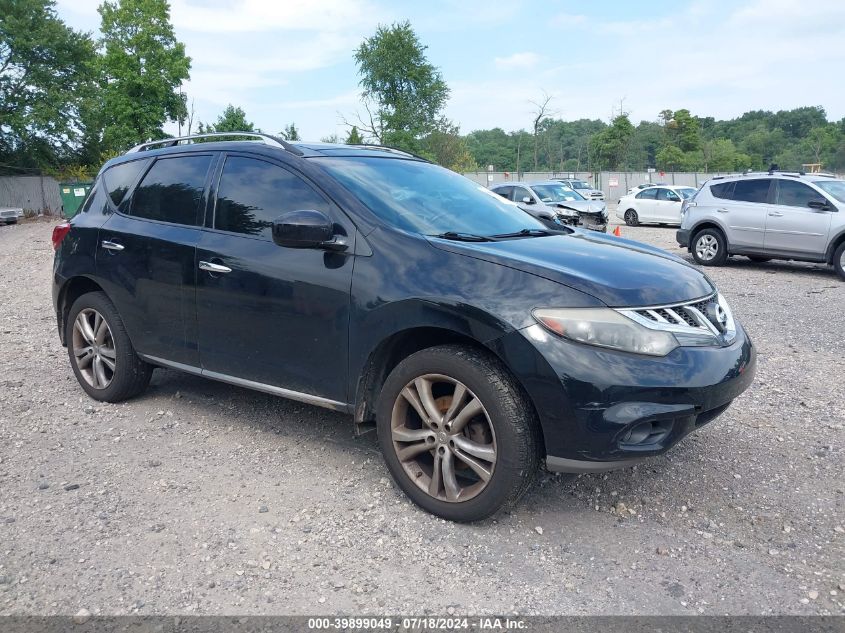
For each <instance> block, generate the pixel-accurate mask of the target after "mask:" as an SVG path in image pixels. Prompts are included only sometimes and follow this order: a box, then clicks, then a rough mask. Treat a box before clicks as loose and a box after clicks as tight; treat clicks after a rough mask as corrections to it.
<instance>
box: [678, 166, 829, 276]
mask: <svg viewBox="0 0 845 633" xmlns="http://www.w3.org/2000/svg"><path fill="white" fill-rule="evenodd" d="M677 240H678V244H680V245H681V246H682V247H685V248H688V249H689V250H690V252H691V253H692V256H693V258H694V259H695V261H696V262H698V263H699V264H701V265H703V266H721V265H722V264H724V263H725V262H726V261H727V260H728V257H729V256H731V255H745V256H747V257H749V258H750V259H752V260H754V261H757V262H764V261H768V260H770V259H791V260H797V261H807V262H819V263H827V264H832V265H833V267H834V268H835V269H836V272H837V273H839V276H840V277H842V278H843V279H845V180H840V179H838V178H836V177H835V176H833V175H832V174H804V173H802V172H782V171H771V172H766V173H748V174H742V175H736V176H717V177H715V178H713V179H711V180H709V181H707V183H705V184H704V186H702V187H701V189H700V190H699V191H698V193H697V194H696V195H695V197H693V198H692V199H690V200H687V201H686V202H685V204H684V208H683V222H682V223H681V228H680V230H679V231H678V233H677Z"/></svg>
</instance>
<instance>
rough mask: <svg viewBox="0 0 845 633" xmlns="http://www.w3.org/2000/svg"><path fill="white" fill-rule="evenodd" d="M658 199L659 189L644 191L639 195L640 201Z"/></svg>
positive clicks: (650, 188) (653, 188) (651, 188)
mask: <svg viewBox="0 0 845 633" xmlns="http://www.w3.org/2000/svg"><path fill="white" fill-rule="evenodd" d="M655 197H657V187H649V188H648V189H643V190H642V191H640V192H639V193H638V194H637V199H638V200H654V199H655Z"/></svg>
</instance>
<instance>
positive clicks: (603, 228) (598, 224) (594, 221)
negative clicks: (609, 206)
mask: <svg viewBox="0 0 845 633" xmlns="http://www.w3.org/2000/svg"><path fill="white" fill-rule="evenodd" d="M578 226H579V227H581V228H582V229H587V230H588V231H599V232H600V233H607V217H606V216H603V215H601V214H599V213H596V214H589V213H582V214H581V216H580V219H579V223H578Z"/></svg>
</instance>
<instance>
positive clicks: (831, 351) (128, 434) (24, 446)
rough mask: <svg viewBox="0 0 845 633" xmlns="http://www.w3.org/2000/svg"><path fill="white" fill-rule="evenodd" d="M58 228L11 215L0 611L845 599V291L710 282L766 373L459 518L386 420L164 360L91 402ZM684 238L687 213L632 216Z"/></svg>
mask: <svg viewBox="0 0 845 633" xmlns="http://www.w3.org/2000/svg"><path fill="white" fill-rule="evenodd" d="M51 228H52V225H51V224H48V223H43V222H41V223H22V224H20V225H18V226H10V227H0V614H48V613H49V614H58V613H62V614H74V613H76V612H78V611H79V610H80V609H83V608H84V609H87V610H88V611H90V612H91V613H94V614H126V613H141V614H153V613H155V614H164V613H168V614H170V613H203V614H267V613H274V614H308V613H345V614H358V613H373V614H378V613H392V614H396V613H416V614H422V613H438V614H440V613H490V612H497V613H505V612H518V613H520V614H534V613H542V614H599V613H601V614H623V613H624V614H634V613H636V614H654V613H660V614H669V613H671V614H696V613H708V614H723V613H727V614H770V613H789V614H830V613H833V614H842V613H845V608H843V605H845V600H843V598H845V551H843V549H845V548H843V542H845V533H843V532H845V511H843V510H845V503H843V502H844V501H845V477H843V463H844V462H843V426H845V416H843V413H842V403H843V401H845V380H843V378H845V360H843V358H845V337H843V334H844V333H845V326H843V313H845V283H843V282H841V281H839V280H838V278H837V277H836V275H835V274H834V273H833V271H832V270H831V269H829V268H825V267H822V266H815V265H804V264H794V263H767V264H754V263H752V262H750V261H748V260H745V259H743V258H735V261H734V262H733V263H732V265H730V266H728V267H725V268H720V269H709V270H708V271H707V272H708V274H709V275H710V276H711V277H712V278H713V279H714V281H715V282H716V283H717V284H718V285H719V287H720V289H721V290H722V292H723V294H724V295H725V296H726V297H727V298H728V300H729V302H730V303H731V305H732V307H733V309H734V312H735V313H736V315H737V316H738V317H739V318H740V319H741V321H742V322H743V323H744V324H745V326H746V328H747V329H748V330H749V331H750V333H751V335H752V337H753V339H754V341H755V343H756V345H757V348H758V351H759V369H758V375H757V376H758V377H757V381H756V383H755V384H754V386H753V387H752V388H751V389H750V390H749V391H748V392H746V393H745V394H744V395H743V396H742V397H740V398H739V399H738V400H737V401H736V402H735V403H734V405H733V406H732V407H731V408H730V409H729V410H728V411H727V413H725V414H724V415H723V416H722V417H721V418H720V419H718V420H717V421H715V422H714V423H712V424H711V425H709V426H707V427H705V428H704V429H703V430H702V431H701V432H699V433H697V434H695V435H693V436H690V437H689V438H687V439H686V440H685V441H684V442H682V443H681V444H680V445H679V446H677V447H676V448H675V449H674V450H673V451H671V452H670V453H669V454H667V455H665V456H663V457H660V458H655V459H652V460H651V461H649V462H647V463H645V464H644V465H641V466H639V467H636V468H633V469H628V470H624V471H620V472H616V473H609V474H598V475H584V476H580V477H577V478H572V477H565V476H560V475H551V474H544V475H543V476H542V477H541V479H540V480H539V482H538V483H537V485H536V486H535V487H534V488H533V489H532V491H531V492H530V493H529V494H528V496H527V497H526V498H525V499H524V500H523V502H522V503H521V504H520V505H519V506H518V507H517V508H516V509H515V510H514V511H513V512H512V513H509V514H500V515H499V516H497V517H496V518H495V519H492V520H488V521H486V522H483V523H480V524H475V525H456V524H450V523H447V522H444V521H442V520H439V519H436V518H434V517H432V516H430V515H427V514H425V513H424V512H422V511H420V510H418V509H416V507H415V506H412V505H411V504H410V503H409V502H408V501H407V500H406V499H405V498H404V496H403V495H402V494H401V493H400V492H399V491H398V490H397V489H396V488H395V487H394V486H393V485H392V483H391V481H390V480H389V478H388V473H387V470H386V469H385V467H384V465H383V464H382V460H381V457H380V455H379V453H378V451H377V445H376V441H375V437H373V436H372V434H370V435H367V436H364V437H360V438H354V437H353V436H352V432H351V431H352V424H351V421H350V419H349V418H347V417H345V416H342V415H339V414H335V413H332V412H329V411H326V410H323V409H318V408H312V407H310V406H306V405H302V404H298V403H294V402H290V401H286V400H282V399H278V398H274V397H271V396H268V395H263V394H260V393H254V392H250V391H247V390H244V389H239V388H236V387H231V386H227V385H223V384H219V383H214V382H209V381H206V380H203V379H201V378H196V377H192V376H188V375H185V374H180V373H178V372H174V371H164V370H159V371H156V373H155V375H154V377H153V382H152V385H151V388H150V389H149V391H148V392H147V393H146V394H145V395H143V396H142V397H140V398H138V399H136V400H133V401H131V402H128V403H124V404H119V405H109V404H101V403H97V402H94V401H92V400H90V399H88V398H87V397H86V396H85V395H84V393H83V391H82V390H81V389H80V388H79V387H78V385H77V383H76V381H75V379H74V377H73V374H72V372H71V369H70V366H69V364H68V360H67V356H66V352H65V350H64V348H62V347H61V346H60V344H59V340H58V336H57V334H56V326H55V319H54V316H53V310H52V305H51V301H50V274H51V262H52V249H51V246H50V231H51ZM622 231H623V234H624V236H625V237H631V238H634V239H639V240H643V241H646V242H649V243H652V244H656V245H658V246H661V247H665V248H667V249H669V250H670V251H673V252H677V253H680V251H679V250H678V249H677V247H676V246H675V243H674V229H668V228H656V227H655V228H636V229H633V228H628V227H622Z"/></svg>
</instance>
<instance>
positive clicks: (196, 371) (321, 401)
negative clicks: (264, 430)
mask: <svg viewBox="0 0 845 633" xmlns="http://www.w3.org/2000/svg"><path fill="white" fill-rule="evenodd" d="M138 356H140V357H141V358H142V359H144V360H145V361H147V362H149V363H152V364H153V365H160V366H161V367H167V368H169V369H178V370H179V371H184V372H186V373H188V374H193V375H195V376H202V377H203V378H210V379H212V380H217V381H219V382H225V383H228V384H230V385H235V386H236V387H246V388H248V389H254V390H255V391H262V392H264V393H269V394H271V395H274V396H280V397H282V398H288V399H289V400H296V401H297V402H304V403H306V404H313V405H316V406H318V407H323V408H325V409H332V410H333V411H341V412H343V413H352V411H353V408H354V407H353V406H352V405H351V404H348V403H346V402H338V401H337V400H330V399H329V398H323V397H321V396H315V395H312V394H310V393H302V392H301V391H293V390H291V389H285V388H284V387H276V386H274V385H268V384H266V383H263V382H256V381H254V380H247V379H245V378H238V377H237V376H230V375H228V374H221V373H218V372H216V371H209V370H208V369H202V368H200V367H194V366H193V365H186V364H184V363H177V362H176V361H172V360H167V359H164V358H159V357H157V356H148V355H147V354H138Z"/></svg>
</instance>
